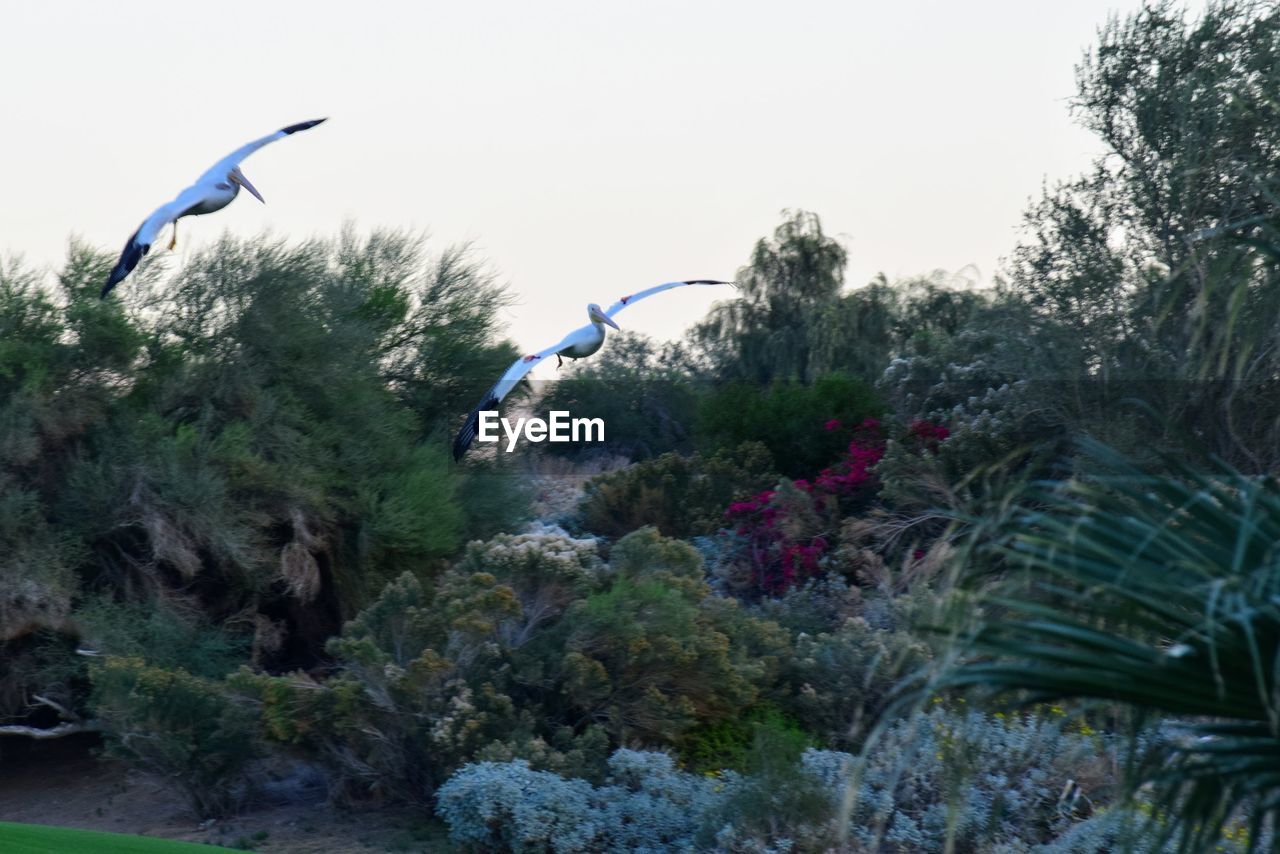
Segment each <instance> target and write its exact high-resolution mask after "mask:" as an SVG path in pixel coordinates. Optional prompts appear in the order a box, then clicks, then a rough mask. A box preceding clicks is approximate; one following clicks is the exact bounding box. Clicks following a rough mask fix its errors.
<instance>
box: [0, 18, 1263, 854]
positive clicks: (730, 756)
mask: <svg viewBox="0 0 1280 854" xmlns="http://www.w3.org/2000/svg"><path fill="white" fill-rule="evenodd" d="M1278 55H1280V12H1277V11H1276V9H1275V8H1274V5H1273V4H1272V5H1267V4H1253V3H1247V2H1246V3H1230V2H1227V3H1215V4H1212V5H1210V6H1209V7H1208V8H1207V9H1206V10H1205V12H1204V13H1203V15H1202V16H1201V17H1200V18H1198V19H1196V20H1194V21H1192V20H1189V19H1187V18H1184V16H1183V15H1182V14H1181V12H1179V11H1178V9H1177V8H1176V7H1175V6H1174V5H1172V4H1171V3H1168V2H1158V3H1155V4H1153V5H1151V6H1149V7H1147V8H1145V9H1144V10H1143V11H1141V12H1140V13H1138V14H1136V15H1134V16H1131V17H1129V18H1126V19H1116V20H1113V21H1112V22H1111V23H1109V24H1108V25H1107V26H1106V28H1105V29H1104V30H1103V31H1102V32H1101V34H1100V40H1099V44H1098V45H1097V47H1096V48H1095V49H1094V50H1093V51H1091V52H1090V53H1089V54H1088V56H1087V57H1086V58H1085V61H1084V62H1083V63H1082V64H1081V65H1080V67H1079V69H1078V96H1077V98H1076V99H1075V101H1074V103H1073V108H1074V110H1075V111H1076V114H1077V116H1078V118H1079V119H1080V121H1081V122H1082V123H1083V124H1084V125H1085V126H1086V127H1088V128H1089V129H1091V130H1093V131H1094V132H1096V134H1097V135H1098V137H1099V138H1100V139H1101V141H1102V142H1103V144H1104V149H1105V150H1104V153H1103V154H1102V155H1101V156H1100V157H1099V159H1098V160H1097V162H1096V163H1095V164H1094V167H1093V168H1092V169H1091V170H1090V171H1089V172H1088V173H1087V174H1086V175H1084V176H1082V177H1079V178H1075V179H1071V180H1069V181H1067V182H1065V183H1063V184H1060V185H1056V186H1052V187H1049V188H1047V190H1046V191H1045V194H1044V196H1043V198H1041V199H1040V200H1039V201H1037V202H1036V203H1035V204H1033V205H1032V206H1031V207H1030V209H1029V210H1028V211H1027V214H1026V221H1025V226H1026V227H1025V229H1024V231H1023V233H1022V236H1021V238H1020V241H1019V243H1018V245H1017V246H1015V247H1013V251H1012V254H1011V257H1010V261H1009V262H1008V264H1007V267H1006V269H1005V271H1004V274H1003V275H1002V276H1001V277H1000V278H999V280H998V281H997V282H996V284H995V285H994V286H992V287H986V288H980V287H978V286H977V285H976V284H975V283H973V282H970V281H968V280H965V279H963V278H956V277H948V276H947V275H945V274H941V273H933V274H930V275H926V276H922V277H919V278H915V279H910V280H906V281H900V282H890V281H888V280H886V279H884V278H883V277H881V278H878V279H876V280H875V281H873V282H870V283H868V284H866V285H865V286H862V287H852V288H850V287H847V283H846V282H845V265H846V261H847V257H846V250H845V248H844V247H843V246H842V245H841V244H840V243H839V241H837V240H835V239H834V238H833V237H831V236H830V235H829V234H828V233H827V232H826V231H825V230H824V228H823V225H822V222H821V221H820V219H819V217H818V216H817V215H816V214H813V213H809V212H803V211H788V212H786V213H784V214H783V221H782V223H781V224H780V225H779V227H778V228H777V230H776V231H775V232H774V233H773V234H772V235H770V236H767V237H766V238H764V239H762V240H761V241H759V242H758V243H757V244H756V246H755V248H754V250H753V251H752V253H751V254H750V256H749V259H748V263H747V264H746V266H744V267H743V268H742V269H741V270H739V271H738V273H737V275H736V276H735V278H736V280H737V281H738V283H739V285H740V288H739V290H738V291H737V292H736V293H734V292H731V291H728V290H727V289H726V294H725V297H726V298H725V300H724V301H722V302H721V303H719V304H717V305H716V306H715V307H713V308H712V310H711V311H710V313H709V314H708V316H707V317H706V318H704V319H703V320H702V321H701V322H699V323H698V324H696V325H695V326H694V327H693V329H692V330H691V331H690V334H689V335H688V337H687V338H686V340H684V341H682V342H677V343H674V344H670V345H663V346H659V345H656V344H654V343H653V342H651V341H648V340H647V339H644V338H643V337H641V336H639V335H635V334H628V335H619V336H612V335H611V337H610V339H609V343H608V345H607V346H606V348H605V349H604V350H603V351H602V352H601V353H600V354H598V355H597V356H595V357H593V358H592V359H589V360H587V361H585V362H583V363H581V364H577V365H573V366H569V367H566V369H565V372H564V373H565V379H563V380H562V381H560V382H558V383H556V384H554V385H552V386H551V387H548V388H541V389H537V388H535V389H533V390H532V394H531V395H530V394H529V393H528V392H527V390H523V389H522V390H519V391H517V392H516V393H515V394H514V395H513V396H512V398H511V401H512V403H513V404H514V405H533V406H535V407H543V406H546V407H547V408H548V409H551V408H558V409H569V410H572V411H574V412H575V413H587V412H589V413H590V414H592V415H595V416H600V417H603V418H605V419H606V420H607V421H608V422H609V424H610V425H611V427H612V426H616V427H617V430H616V431H611V434H610V441H609V443H608V444H607V445H606V446H605V447H604V448H603V449H602V448H599V447H586V446H585V445H584V446H581V447H579V446H566V447H563V448H560V449H557V451H556V454H557V457H556V458H554V459H553V458H550V457H548V456H539V455H537V454H525V455H511V456H510V457H506V455H500V457H505V458H502V459H498V460H496V461H495V460H485V459H484V455H483V454H476V455H474V456H473V457H472V458H469V459H468V460H467V462H465V463H462V464H454V463H453V462H451V461H450V460H449V459H448V457H447V455H446V450H445V441H446V438H447V436H448V433H449V430H450V428H454V427H456V425H457V421H458V419H459V417H460V416H461V415H462V413H464V412H465V411H466V410H467V409H468V408H469V406H470V405H472V403H473V402H474V400H475V399H476V397H477V395H478V394H479V393H480V392H481V391H482V390H483V389H484V388H485V387H487V386H488V385H489V384H490V383H491V382H492V377H493V376H494V375H495V374H496V373H497V372H499V371H500V370H501V368H502V367H503V365H504V364H505V363H506V362H507V361H508V360H509V359H510V358H511V357H512V350H511V348H510V347H508V346H506V345H503V344H501V343H496V342H495V340H494V335H495V333H496V331H497V330H496V329H495V327H494V325H493V323H494V311H495V309H496V308H498V307H499V306H500V305H501V304H502V302H503V293H502V291H501V289H499V288H498V287H496V286H495V284H494V282H493V280H492V279H491V277H490V276H489V275H488V274H487V273H486V272H485V271H484V269H483V268H482V267H480V266H478V265H477V264H476V263H475V262H474V261H473V260H472V259H471V258H470V256H469V255H468V253H466V252H465V251H456V250H455V251H447V252H445V253H443V254H441V255H439V256H436V257H434V258H428V257H427V256H425V255H424V250H423V247H422V246H421V243H420V242H419V241H417V240H414V239H410V238H407V237H404V236H400V235H394V234H374V235H373V236H371V237H369V238H366V239H359V238H356V237H355V236H353V235H350V234H346V235H343V236H342V237H340V238H339V239H338V240H336V241H329V242H312V243H306V244H302V245H296V246H291V245H286V244H284V243H280V242H275V241H272V240H269V239H263V240H260V241H256V242H248V243H242V242H236V241H224V242H222V243H221V244H219V245H218V246H216V247H214V248H213V249H211V250H210V251H209V252H207V253H205V254H202V255H200V256H198V257H196V258H195V259H194V260H193V261H192V262H191V263H189V264H188V265H186V266H185V267H183V268H182V269H180V270H176V271H173V272H172V274H169V275H162V271H161V270H160V264H159V263H158V262H157V261H156V260H153V261H152V262H151V263H150V264H148V265H143V267H142V268H141V269H140V270H139V271H138V275H137V276H136V278H135V279H134V280H131V283H130V287H129V288H127V289H122V290H124V292H125V299H124V301H123V302H120V301H117V300H114V299H113V300H109V301H106V302H101V301H99V300H98V299H97V298H96V295H95V291H96V284H95V283H96V282H97V281H98V280H99V279H100V278H101V276H102V274H103V272H104V270H105V267H106V264H107V260H106V259H105V257H103V256H101V255H97V254H95V253H93V252H91V251H88V250H86V249H84V248H83V247H79V246H73V247H72V251H71V253H70V257H69V259H68V262H67V264H66V266H65V269H64V270H63V271H62V273H61V274H60V276H59V279H58V282H57V285H56V287H49V286H46V283H43V282H42V281H41V279H40V277H39V276H37V275H36V274H35V273H32V272H29V271H26V270H24V269H23V268H22V267H21V265H18V264H8V265H6V266H5V267H3V268H2V269H0V716H3V718H4V719H5V723H6V724H10V725H5V726H0V733H7V734H9V735H29V734H31V733H32V732H36V733H37V734H41V735H46V736H47V735H49V734H51V733H52V734H60V733H61V732H63V731H66V732H71V731H75V732H84V731H96V732H98V733H100V736H101V738H102V744H103V746H104V747H105V749H106V751H107V752H108V753H110V754H111V755H113V756H118V757H122V758H124V759H126V760H128V761H130V762H132V763H135V764H138V765H141V766H144V767H146V768H149V769H152V770H153V771H156V772H159V773H162V774H164V775H166V776H167V777H168V778H170V779H172V780H174V781H175V783H176V784H177V785H179V786H181V787H183V789H184V790H185V791H186V792H187V793H188V794H189V796H190V799H191V801H192V804H193V806H194V807H195V808H196V809H197V810H198V811H200V812H201V813H202V814H217V813H220V812H225V811H227V810H229V809H232V808H234V807H235V806H236V805H237V804H239V803H241V802H243V801H244V799H246V798H248V797H250V796H251V795H252V788H253V785H254V779H255V775H254V769H255V767H256V764H257V763H260V762H262V757H264V756H278V755H282V754H288V755H290V756H293V757H298V758H300V759H301V760H302V761H305V762H307V763H310V765H311V767H312V768H313V769H315V771H316V773H317V774H322V775H323V777H324V779H325V780H326V781H327V783H328V787H329V796H330V798H331V799H332V800H333V801H334V802H338V803H342V804H344V805H346V806H349V807H352V808H357V809H359V808H364V807H366V806H368V805H369V804H371V803H395V804H400V805H409V806H408V808H411V809H416V810H421V811H423V812H424V813H430V814H431V815H432V816H434V817H435V819H436V820H439V821H443V822H445V823H446V824H447V825H448V829H449V833H450V834H451V835H452V837H453V839H454V840H455V842H456V843H457V844H458V845H460V846H462V847H463V849H464V850H477V851H479V850H484V851H490V850H495V851H502V850H508V851H547V850H551V851H594V850H631V851H645V850H723V851H742V852H765V851H797V852H803V851H813V852H817V851H829V850H837V851H884V852H907V851H911V852H917V851H923V852H933V851H936V852H952V851H955V852H992V853H993V854H994V852H1001V854H1011V853H1012V852H1029V851H1040V852H1102V851H1112V850H1126V849H1132V850H1153V851H1154V850H1164V849H1168V848H1174V849H1178V848H1180V849H1181V850H1186V851H1202V850H1204V851H1207V850H1224V851H1232V850H1249V849H1252V850H1264V849H1267V848H1269V847H1271V846H1272V844H1273V842H1274V840H1275V833H1276V824H1277V820H1278V818H1277V803H1278V802H1280V797H1278V796H1277V784H1276V777H1275V770H1274V768H1275V759H1276V756H1277V754H1278V752H1280V750H1278V746H1277V745H1278V742H1277V726H1278V724H1277V714H1276V695H1277V686H1276V684H1275V683H1276V672H1277V669H1276V662H1277V661H1280V623H1278V622H1277V614H1276V590H1277V579H1278V578H1280V563H1277V559H1276V557H1277V554H1276V543H1277V542H1280V498H1277V488H1276V485H1275V482H1274V476H1275V474H1276V472H1277V465H1280V410H1277V404H1276V401H1277V400H1280V397H1278V396H1277V395H1276V394H1275V391H1276V383H1277V382H1280V362H1277V358H1278V357H1277V354H1278V353H1280V346H1277V345H1280V340H1277V337H1276V336H1277V335H1278V334H1280V324H1277V323H1276V322H1275V318H1276V316H1277V314H1278V313H1280V278H1278V276H1280V207H1278V205H1280V203H1278V202H1277V201H1276V200H1277V198H1280V194H1277V192H1276V188H1275V186H1274V184H1275V181H1274V178H1273V176H1272V173H1273V172H1274V165H1273V164H1274V159H1275V157H1274V156H1275V152H1276V151H1278V150H1280V122H1277V121H1275V119H1276V118H1277V117H1276V115H1275V97H1274V96H1275V93H1276V92H1277V91H1280V76H1278V75H1280V71H1277V69H1278V68H1280V63H1278V62H1277V61H1276V60H1277V57H1278ZM854 284H857V283H854ZM603 452H607V453H603ZM612 455H622V456H624V457H626V458H627V459H629V460H630V461H631V462H630V464H628V465H624V466H622V467H618V468H615V469H613V470H604V471H602V467H608V466H609V465H610V463H609V462H608V461H609V460H611V459H613V456H612ZM579 483H582V487H583V488H582V490H581V494H580V495H577V492H576V487H577V485H578V484H579ZM564 493H568V494H570V495H576V496H577V498H576V500H575V501H574V502H563V506H559V507H556V508H555V509H554V510H548V511H547V512H546V513H544V514H542V518H540V519H538V520H536V521H534V522H533V523H532V524H529V520H528V519H527V518H526V517H527V516H528V515H529V514H528V512H527V510H526V507H527V504H526V501H525V499H526V498H527V497H528V494H533V495H536V496H538V500H539V501H541V502H544V504H546V505H549V504H550V502H549V500H548V499H547V496H548V495H562V494H564ZM549 523H550V524H549Z"/></svg>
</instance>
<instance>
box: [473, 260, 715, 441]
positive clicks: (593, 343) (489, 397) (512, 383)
mask: <svg viewBox="0 0 1280 854" xmlns="http://www.w3.org/2000/svg"><path fill="white" fill-rule="evenodd" d="M732 284H733V282H722V281H720V280H718V279H689V280H687V281H683V282H667V283H666V284H662V285H654V286H653V287H652V288H649V289H647V290H643V291H640V292H638V293H634V294H631V295H630V296H625V297H623V298H622V299H620V300H618V301H617V302H615V303H614V304H613V305H611V306H609V308H608V309H601V308H600V306H598V305H596V304H595V303H591V304H590V305H588V306H587V318H588V319H589V320H590V321H591V322H590V323H588V324H587V325H586V326H583V327H581V328H580V329H575V330H573V331H572V332H570V333H569V334H568V335H566V336H564V338H562V339H560V342H559V343H557V344H553V345H552V346H550V347H548V348H547V349H545V350H539V351H538V352H537V353H531V354H530V355H528V356H523V357H521V358H519V359H516V360H515V361H514V362H512V363H511V367H509V368H507V372H506V373H504V374H503V375H502V379H500V380H498V381H497V382H496V383H494V385H493V388H491V389H489V390H488V391H487V392H485V395H484V397H483V398H482V399H481V400H480V403H479V404H478V405H477V406H476V408H475V409H473V410H471V412H470V414H469V415H467V420H466V423H465V424H463V425H462V429H461V430H459V431H458V435H457V437H456V438H455V439H454V440H453V458H454V459H455V460H460V459H462V455H463V454H465V453H466V452H467V448H469V447H471V443H472V442H473V441H475V438H476V432H477V431H478V430H479V425H480V413H481V412H487V411H490V410H494V409H497V408H498V404H499V403H501V402H502V399H503V398H504V397H506V396H507V395H508V394H510V393H511V390H512V389H513V388H515V387H516V385H517V384H518V383H519V382H520V380H522V379H524V378H525V375H527V374H528V373H529V371H531V370H533V366H534V365H536V364H538V363H539V362H541V361H542V360H543V359H545V358H547V357H548V356H555V357H556V361H557V362H558V363H561V364H562V363H563V361H562V359H563V358H569V359H585V358H586V357H587V356H590V355H592V354H594V353H595V352H596V351H598V350H599V349H600V348H601V347H603V346H604V328H605V326H606V325H607V326H612V327H613V328H614V329H620V328H621V327H619V326H618V324H616V323H614V322H613V317H614V315H616V314H617V313H618V312H620V311H622V310H623V309H624V308H626V307H627V306H629V305H634V304H635V303H637V302H639V301H640V300H642V299H644V298H645V297H651V296H653V295H654V294H657V293H661V292H662V291H666V290H670V289H671V288H680V287H684V286H685V285H732Z"/></svg>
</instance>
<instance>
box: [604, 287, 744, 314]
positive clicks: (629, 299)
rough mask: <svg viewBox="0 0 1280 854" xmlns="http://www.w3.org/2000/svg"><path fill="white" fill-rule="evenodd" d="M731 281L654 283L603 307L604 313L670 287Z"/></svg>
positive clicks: (620, 308) (611, 312) (614, 311)
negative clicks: (605, 307)
mask: <svg viewBox="0 0 1280 854" xmlns="http://www.w3.org/2000/svg"><path fill="white" fill-rule="evenodd" d="M732 284H733V282H722V281H720V280H718V279H689V280H688V281H684V282H667V283H666V284H665V285H654V286H653V287H651V288H646V289H645V290H643V291H637V292H636V293H634V294H631V295H630V296H625V297H623V298H622V299H620V300H618V301H617V302H615V303H614V304H613V305H611V306H609V307H608V308H607V309H605V311H604V313H605V314H606V315H608V316H609V317H613V316H614V315H616V314H617V313H618V312H620V311H622V310H623V309H624V308H626V307H627V306H629V305H634V304H635V303H637V302H639V301H640V300H642V299H644V298H645V297H651V296H653V295H654V294H660V293H662V292H663V291H669V290H671V289H672V288H682V287H684V286H685V285H732ZM735 287H736V286H735Z"/></svg>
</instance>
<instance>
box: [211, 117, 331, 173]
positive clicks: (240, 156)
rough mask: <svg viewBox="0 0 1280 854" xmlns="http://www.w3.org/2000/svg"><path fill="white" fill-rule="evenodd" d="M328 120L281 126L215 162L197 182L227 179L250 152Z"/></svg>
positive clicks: (313, 120)
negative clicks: (229, 173) (228, 174)
mask: <svg viewBox="0 0 1280 854" xmlns="http://www.w3.org/2000/svg"><path fill="white" fill-rule="evenodd" d="M326 121H328V119H327V118H325V119H312V120H311V121H309V122H299V123H298V124H296V125H289V126H288V127H287V128H281V129H280V130H278V131H276V132H275V133H271V134H267V135H266V136H264V137H263V138H262V139H255V140H254V141H253V142H250V143H248V144H246V145H242V146H240V147H239V148H237V149H236V150H235V151H233V152H231V153H230V154H228V155H227V156H226V157H224V158H222V159H221V160H219V161H218V162H217V163H215V164H213V166H211V167H209V169H208V170H206V171H205V173H204V174H203V175H201V176H200V177H199V178H197V179H196V183H197V184H201V183H204V182H205V181H224V180H226V177H227V173H228V172H230V171H231V170H232V169H234V168H236V167H237V166H239V165H240V161H241V160H244V159H245V158H246V157H248V156H249V155H250V154H253V153H254V152H255V151H257V150H258V149H259V148H262V146H264V145H266V144H267V143H270V142H275V141H276V140H277V139H284V138H285V137H286V136H288V135H289V134H292V133H297V132H298V131H300V130H309V129H310V128H313V127H315V126H316V125H318V124H320V123H321V122H326Z"/></svg>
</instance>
